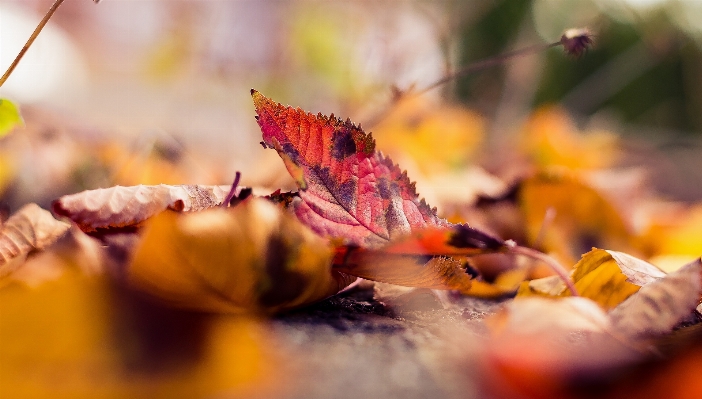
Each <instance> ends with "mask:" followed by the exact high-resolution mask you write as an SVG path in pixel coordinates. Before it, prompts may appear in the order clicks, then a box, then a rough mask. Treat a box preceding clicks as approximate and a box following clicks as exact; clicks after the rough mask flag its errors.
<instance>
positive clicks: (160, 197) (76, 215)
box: [53, 184, 241, 233]
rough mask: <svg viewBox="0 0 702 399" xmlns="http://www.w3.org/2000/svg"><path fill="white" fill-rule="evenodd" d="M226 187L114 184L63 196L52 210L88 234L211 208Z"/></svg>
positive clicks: (216, 203) (217, 202)
mask: <svg viewBox="0 0 702 399" xmlns="http://www.w3.org/2000/svg"><path fill="white" fill-rule="evenodd" d="M230 188H231V187H230V186H198V185H182V186H169V185H165V184H160V185H158V186H144V185H139V186H130V187H122V186H115V187H110V188H100V189H96V190H87V191H83V192H80V193H77V194H71V195H66V196H63V197H61V198H59V199H58V200H56V201H54V203H53V210H54V212H55V213H56V214H57V215H61V216H66V217H68V218H69V219H71V220H73V221H74V222H75V223H76V224H77V225H78V226H79V227H80V228H81V230H83V231H85V232H88V233H90V232H96V231H99V230H104V229H113V228H125V227H135V226H138V225H139V224H140V223H142V222H143V221H145V220H146V219H148V218H150V217H152V216H154V215H156V214H158V213H160V212H162V211H164V210H166V209H172V210H175V211H186V212H187V211H200V210H203V209H208V208H212V207H214V206H218V205H220V204H222V202H223V201H224V199H225V197H226V196H227V193H228V192H229V190H230ZM238 190H239V191H240V190H241V188H239V189H238Z"/></svg>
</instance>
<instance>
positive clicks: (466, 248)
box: [334, 225, 508, 294]
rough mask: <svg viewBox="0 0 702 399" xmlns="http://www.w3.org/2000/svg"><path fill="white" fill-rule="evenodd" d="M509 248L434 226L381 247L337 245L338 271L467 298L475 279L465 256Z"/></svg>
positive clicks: (474, 233)
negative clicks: (468, 271)
mask: <svg viewBox="0 0 702 399" xmlns="http://www.w3.org/2000/svg"><path fill="white" fill-rule="evenodd" d="M507 250H508V244H507V243H506V242H505V241H503V240H501V239H499V238H496V237H493V236H491V235H489V234H486V233H483V232H482V231H480V230H476V229H473V228H471V227H470V226H468V225H453V226H447V227H443V228H439V227H430V228H425V229H417V230H415V231H414V232H412V233H410V234H406V235H404V236H400V237H397V238H395V239H394V240H392V241H390V242H389V243H388V244H387V245H385V246H383V247H380V248H377V249H367V248H359V247H357V246H340V247H337V249H336V254H335V259H334V269H335V270H338V271H340V272H342V273H346V274H350V275H353V276H357V277H361V278H365V279H368V280H373V281H379V282H383V283H389V284H395V285H401V286H405V287H418V288H432V289H440V290H456V291H459V292H461V293H463V294H468V293H470V289H471V284H472V279H473V277H474V276H473V275H471V274H469V273H467V267H468V263H467V260H466V257H467V256H471V255H478V254H488V253H496V252H505V251H507Z"/></svg>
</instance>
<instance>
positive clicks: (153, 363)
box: [0, 258, 280, 398]
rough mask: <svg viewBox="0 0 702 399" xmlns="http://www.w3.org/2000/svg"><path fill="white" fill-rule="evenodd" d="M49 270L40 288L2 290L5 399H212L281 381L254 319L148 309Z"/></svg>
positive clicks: (104, 284)
mask: <svg viewBox="0 0 702 399" xmlns="http://www.w3.org/2000/svg"><path fill="white" fill-rule="evenodd" d="M47 259H48V258H47ZM56 267H57V268H59V269H60V270H61V273H60V275H59V276H58V277H57V278H55V279H53V280H51V281H45V282H43V283H42V284H40V285H39V286H37V287H29V286H27V285H25V284H24V283H22V282H20V281H13V282H11V283H10V284H8V285H6V286H5V287H3V288H2V289H0V320H2V322H0V342H2V345H0V359H2V361H0V387H2V395H3V397H13V398H26V397H37V398H48V397H50V398H95V397H100V398H131V397H149V398H173V397H212V396H216V395H222V394H224V393H228V394H242V393H244V394H245V393H246V392H256V391H259V392H260V391H261V390H266V389H269V388H272V387H273V383H274V382H275V380H274V378H275V379H277V378H280V376H278V375H276V373H275V368H274V367H273V366H271V365H272V364H275V362H276V361H278V360H280V359H275V358H274V357H273V356H272V355H271V354H269V353H267V352H266V351H265V350H264V349H263V348H265V347H266V346H267V344H266V343H265V339H266V338H265V335H264V334H263V332H262V330H261V327H260V326H259V325H258V324H257V323H256V322H254V321H250V320H246V319H240V318H231V317H229V318H225V317H215V316H206V315H202V317H193V316H192V314H188V313H186V312H177V311H174V310H169V309H165V308H158V307H156V308H154V305H148V304H146V303H143V302H139V300H138V298H137V297H135V296H134V294H133V293H130V292H128V291H125V290H124V289H118V288H116V287H115V285H114V283H113V282H111V281H109V280H108V279H107V277H106V276H105V275H102V274H97V275H86V274H84V273H82V272H80V271H79V270H78V269H77V268H75V267H68V265H56ZM156 341H158V342H156ZM154 370H157V371H158V372H157V373H154ZM272 389H275V388H272Z"/></svg>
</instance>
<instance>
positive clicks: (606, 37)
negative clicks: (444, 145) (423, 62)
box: [455, 0, 702, 134]
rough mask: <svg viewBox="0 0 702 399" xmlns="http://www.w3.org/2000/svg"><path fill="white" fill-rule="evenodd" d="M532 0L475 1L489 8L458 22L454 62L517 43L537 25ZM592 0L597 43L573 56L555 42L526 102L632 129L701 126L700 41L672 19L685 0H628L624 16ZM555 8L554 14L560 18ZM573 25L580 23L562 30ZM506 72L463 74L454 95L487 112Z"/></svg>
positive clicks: (495, 100) (495, 101)
mask: <svg viewBox="0 0 702 399" xmlns="http://www.w3.org/2000/svg"><path fill="white" fill-rule="evenodd" d="M537 2H538V0H504V1H490V0H480V1H476V2H474V3H475V4H476V7H477V8H481V7H482V8H484V9H486V10H487V11H485V12H483V13H482V15H481V16H480V17H479V18H478V19H477V20H471V21H468V22H467V23H466V24H464V26H463V27H462V29H461V31H460V35H461V37H460V50H459V51H460V55H459V57H458V59H459V64H460V65H467V64H469V63H471V62H474V61H477V60H480V59H483V58H487V57H491V56H495V55H497V54H500V53H503V52H506V51H510V50H513V49H515V48H517V45H516V44H517V43H519V38H520V35H523V34H524V32H533V31H537V30H538V27H537V26H535V22H534V21H535V20H536V18H535V17H534V15H533V13H534V5H535V3H537ZM479 3H480V5H477V4H479ZM591 3H592V4H591V5H590V6H588V7H593V8H596V11H594V12H595V13H596V17H595V18H594V20H593V21H591V22H593V25H591V26H588V27H589V28H590V29H592V30H593V34H594V36H595V47H594V48H593V49H591V50H590V51H589V52H588V53H587V54H586V55H585V56H584V57H582V58H580V59H577V60H575V59H573V58H569V57H566V56H564V55H563V54H562V51H560V49H559V48H554V49H551V50H549V51H548V52H547V53H546V54H545V55H544V58H543V62H544V63H543V66H542V71H541V73H540V80H539V82H538V84H537V89H536V91H535V93H533V97H532V104H531V105H532V106H534V107H537V106H540V105H544V104H549V103H556V102H560V103H562V104H563V105H564V106H566V107H567V108H568V110H569V111H571V112H573V113H574V114H575V115H580V116H586V117H588V116H592V115H594V114H597V113H600V112H603V111H604V112H606V114H607V115H608V116H610V117H614V118H615V119H616V120H618V121H619V122H622V123H624V124H627V125H630V126H636V127H645V129H630V130H636V131H645V130H650V131H656V132H661V131H663V132H674V133H696V134H700V133H702V116H701V114H702V113H701V112H700V111H701V110H702V73H700V71H702V50H701V43H702V42H701V41H700V40H699V39H700V38H699V37H695V36H694V34H693V33H690V32H693V30H691V29H684V28H685V26H683V24H682V23H681V22H680V20H679V19H676V18H675V15H677V14H675V13H676V12H678V13H680V12H681V11H680V10H679V9H676V8H675V7H678V6H680V7H681V4H682V3H681V2H661V3H660V4H658V5H654V6H651V7H649V8H646V9H634V8H631V7H633V6H628V7H629V8H627V9H626V10H627V12H629V13H630V18H628V19H626V18H621V17H620V15H617V14H616V13H613V12H609V11H610V10H608V9H607V8H606V5H607V4H608V3H612V4H615V3H617V2H614V1H610V2H606V1H603V0H602V1H599V2H597V4H595V2H591ZM620 3H621V2H619V3H617V4H618V6H621V4H620ZM679 3H680V4H679ZM689 3H690V4H689V7H695V5H694V4H692V3H693V2H689ZM603 4H604V5H603ZM598 5H599V6H600V8H597V7H598ZM621 7H624V6H621ZM557 11H559V10H554V11H553V17H554V19H555V18H559V15H560V14H558V12H557ZM574 12H576V11H574ZM682 12H683V13H684V12H685V10H684V9H683V11H682ZM547 17H548V15H547ZM688 19H690V17H688ZM571 27H579V26H564V29H565V28H571ZM698 28H699V27H698ZM697 32H698V33H699V30H698V31H697ZM547 40H550V41H556V40H558V37H553V38H548V39H547ZM504 73H505V67H498V68H495V69H491V70H486V71H482V72H479V73H476V74H472V75H470V76H467V77H464V78H461V79H459V81H458V82H456V85H455V93H456V96H457V97H458V98H459V99H460V100H461V101H463V102H465V103H467V104H468V105H470V106H472V107H475V108H477V109H480V110H481V111H486V110H487V111H488V112H489V111H490V110H491V109H495V107H496V106H497V104H498V102H499V101H500V95H501V93H502V90H503V85H504Z"/></svg>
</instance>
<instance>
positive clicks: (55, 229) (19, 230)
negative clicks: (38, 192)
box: [0, 204, 70, 278]
mask: <svg viewBox="0 0 702 399" xmlns="http://www.w3.org/2000/svg"><path fill="white" fill-rule="evenodd" d="M69 227H70V225H69V224H68V223H65V222H62V221H59V220H56V219H54V217H53V216H52V215H51V213H50V212H49V211H46V210H44V209H42V208H40V207H39V206H38V205H36V204H27V205H25V206H23V207H22V208H20V210H18V211H17V212H16V213H15V214H13V215H12V216H10V218H9V219H8V220H7V221H6V222H5V223H4V224H3V225H2V228H1V229H0V278H1V277H5V276H7V275H8V274H9V273H11V272H12V271H13V270H15V269H16V268H17V267H18V266H19V264H20V263H21V262H22V261H23V260H24V258H25V256H26V255H27V254H29V253H30V252H31V251H33V250H40V249H44V248H45V247H47V246H48V245H50V244H52V243H54V242H55V241H56V240H58V239H59V238H60V237H61V236H63V235H64V234H65V233H66V231H68V229H69Z"/></svg>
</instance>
